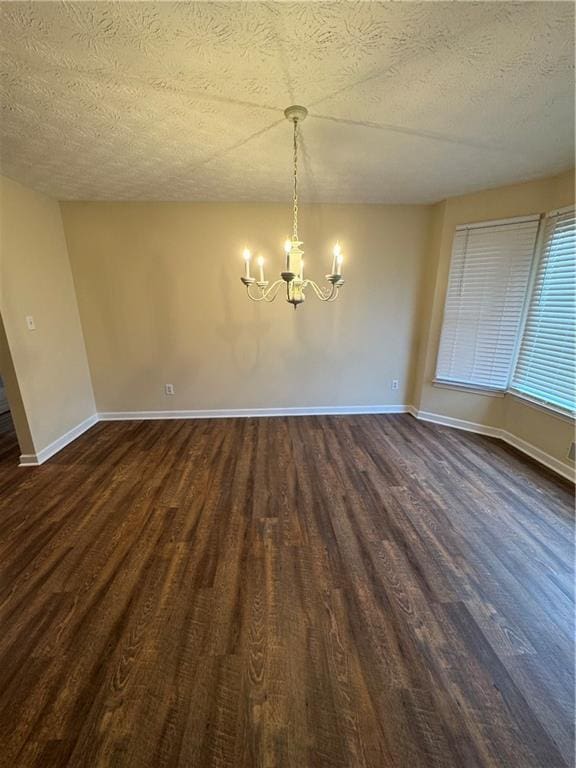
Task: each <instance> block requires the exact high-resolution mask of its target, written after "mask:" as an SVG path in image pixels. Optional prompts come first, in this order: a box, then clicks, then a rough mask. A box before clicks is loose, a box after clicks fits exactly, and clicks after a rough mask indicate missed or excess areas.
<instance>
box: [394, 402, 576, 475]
mask: <svg viewBox="0 0 576 768" xmlns="http://www.w3.org/2000/svg"><path fill="white" fill-rule="evenodd" d="M408 412H409V413H411V414H412V416H414V417H415V418H417V419H419V420H420V421H429V422H432V423H433V424H439V425H441V426H444V427H452V428H453V429H462V430H464V431H466V432H475V433H476V434H478V435H486V436H487V437H495V438H497V439H498V440H502V442H504V443H507V444H508V445H511V446H512V447H513V448H516V449H517V450H519V451H521V452H522V453H525V454H526V455H527V456H530V458H531V459H534V460H535V461H537V462H538V463H539V464H543V465H544V466H545V467H547V468H548V469H551V470H552V471H553V472H556V474H558V475H561V476H562V477H564V478H566V480H570V481H571V482H574V476H575V469H574V467H571V466H570V465H569V464H566V463H564V462H563V461H560V460H559V459H556V458H555V457H554V456H550V454H549V453H545V452H544V451H542V450H540V448H537V447H536V446H535V445H532V443H528V442H527V441H526V440H522V439H521V438H520V437H517V436H516V435H514V434H512V432H508V431H507V430H505V429H500V428H498V427H489V426H486V425H484V424H477V423H476V422H473V421H464V420H463V419H455V418H453V417H451V416H443V415H441V414H438V413H430V412H428V411H419V410H418V409H417V408H414V406H409V408H408Z"/></svg>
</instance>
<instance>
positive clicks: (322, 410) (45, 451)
mask: <svg viewBox="0 0 576 768" xmlns="http://www.w3.org/2000/svg"><path fill="white" fill-rule="evenodd" d="M392 413H410V414H412V416H414V417H415V418H416V419H418V420H420V421H428V422H431V423H433V424H439V425H441V426H444V427H452V428H453V429H462V430H464V431H466V432H474V433H476V434H479V435H486V436H488V437H495V438H497V439H499V440H502V441H503V442H505V443H507V444H508V445H511V446H512V447H513V448H516V449H518V450H519V451H522V453H525V454H526V455H527V456H530V458H532V459H534V460H535V461H537V462H539V463H540V464H543V465H544V466H545V467H547V468H548V469H551V470H552V471H553V472H556V473H557V474H559V475H561V476H562V477H564V478H566V479H567V480H570V481H572V482H574V474H575V470H574V468H573V467H571V466H570V465H568V464H565V463H564V462H562V461H560V460H559V459H556V458H554V456H550V454H548V453H545V452H544V451H542V450H540V448H537V447H536V446H535V445H532V444H531V443H528V442H526V441H525V440H522V439H521V438H519V437H517V436H516V435H513V434H512V433H511V432H507V431H506V430H504V429H499V428H498V427H489V426H486V425H484V424H478V423H476V422H473V421H465V420H464V419H455V418H453V417H451V416H443V415H442V414H438V413H431V412H429V411H420V410H418V409H417V408H415V407H414V406H413V405H349V406H322V407H308V408H238V409H232V410H194V411H105V412H102V413H97V414H93V415H92V416H89V417H88V418H87V419H84V421H82V422H81V423H80V424H77V425H76V426H75V427H73V428H72V429H70V430H69V431H68V432H66V434H64V435H62V436H61V437H59V438H58V439H57V440H54V442H52V443H50V445H47V446H46V447H45V448H42V450H40V451H38V453H23V454H22V455H21V456H20V466H21V467H37V466H39V465H40V464H43V463H44V462H45V461H47V460H48V459H50V458H51V457H52V456H54V455H55V454H56V453H58V451H61V450H62V448H64V447H65V446H67V445H68V444H69V443H71V442H72V441H73V440H75V439H76V438H77V437H80V435H81V434H83V433H84V432H86V431H87V430H88V429H90V427H92V426H94V424H96V423H97V422H98V421H149V420H155V419H236V418H258V417H271V416H353V415H354V414H358V415H361V414H392Z"/></svg>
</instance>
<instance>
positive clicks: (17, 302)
mask: <svg viewBox="0 0 576 768" xmlns="http://www.w3.org/2000/svg"><path fill="white" fill-rule="evenodd" d="M0 312H1V314H2V319H3V323H4V329H5V332H6V339H7V341H8V344H9V348H10V351H11V361H12V363H13V368H14V372H15V376H16V377H17V380H18V389H19V397H20V398H21V404H22V406H23V409H24V411H25V418H26V422H27V427H28V430H29V439H27V437H26V435H25V429H24V427H22V428H21V429H20V430H19V439H20V440H22V444H21V448H22V451H23V453H27V452H30V453H34V452H39V451H40V450H42V449H43V448H45V447H47V446H48V445H49V444H50V443H52V442H53V441H54V440H56V439H58V438H59V437H61V436H62V435H63V434H65V433H66V432H67V431H68V430H70V429H72V428H73V427H75V426H77V425H78V424H79V423H80V422H82V421H83V420H84V419H86V418H87V417H88V416H90V415H92V414H93V413H94V411H95V407H94V398H93V394H92V386H91V383H90V376H89V371H88V365H87V360H86V352H85V348H84V341H83V336H82V330H81V327H80V318H79V315H78V308H77V304H76V296H75V290H74V284H73V281H72V274H71V271H70V264H69V260H68V253H67V249H66V241H65V238H64V231H63V228H62V219H61V215H60V208H59V205H58V203H57V202H56V201H54V200H50V199H49V198H47V197H45V196H43V195H40V194H38V193H36V192H33V191H32V190H30V189H27V188H26V187H23V186H21V185H20V184H17V183H16V182H14V181H11V180H10V179H6V178H1V177H0ZM26 315H32V316H33V317H34V319H35V322H36V330H35V331H29V330H28V329H27V328H26V322H25V317H26ZM13 392H14V390H13ZM8 395H9V398H10V399H11V401H12V400H13V399H14V397H15V395H14V394H12V395H11V392H10V389H8ZM11 406H12V407H14V404H13V402H11ZM32 449H33V450H32Z"/></svg>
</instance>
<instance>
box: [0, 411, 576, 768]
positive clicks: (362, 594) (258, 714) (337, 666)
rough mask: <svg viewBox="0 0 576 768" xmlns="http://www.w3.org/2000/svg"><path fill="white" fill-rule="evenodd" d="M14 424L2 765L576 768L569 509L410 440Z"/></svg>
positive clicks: (552, 490)
mask: <svg viewBox="0 0 576 768" xmlns="http://www.w3.org/2000/svg"><path fill="white" fill-rule="evenodd" d="M17 457H18V449H17V445H16V442H15V437H14V433H13V431H12V430H11V428H10V424H9V422H8V421H7V419H3V421H2V423H1V424H0V493H1V496H0V507H1V515H0V569H1V579H0V626H1V628H2V631H1V633H0V744H1V745H2V746H1V748H0V765H2V766H18V768H28V767H30V768H57V767H59V766H67V767H70V766H73V767H76V766H77V767H78V768H90V767H91V766H125V767H130V768H148V767H149V768H163V767H173V766H182V767H184V766H186V768H196V767H198V768H210V767H212V766H231V767H232V766H233V767H234V768H242V767H250V768H252V767H253V766H254V767H262V768H273V767H274V768H275V767H276V766H282V767H286V768H292V767H294V768H296V767H298V768H301V767H302V766H304V767H305V768H324V767H326V768H328V766H330V768H337V767H338V766H341V767H342V768H356V767H358V768H388V767H390V768H436V767H437V768H448V767H450V768H452V767H455V768H485V767H492V768H502V767H503V766H506V767H507V768H566V766H570V765H572V764H573V758H574V739H573V719H574V639H573V638H574V604H573V598H574V595H573V565H574V562H573V561H574V553H573V517H572V509H573V491H572V488H571V486H570V485H568V484H567V483H566V482H565V481H562V480H561V479H559V478H557V477H555V476H554V475H552V474H551V473H549V472H547V471H545V470H543V469H542V468H540V467H538V466H537V465H536V464H534V463H532V462H530V461H529V460H527V459H526V458H524V457H523V456H521V455H520V454H518V453H516V452H515V451H513V450H512V449H510V448H507V447H505V446H503V445H502V444H501V443H498V442H496V441H493V440H491V439H489V438H485V437H480V436H476V435H471V434H466V433H462V432H457V431H453V430H450V429H447V428H443V427H437V426H434V425H429V424H423V423H420V422H417V421H416V420H415V419H413V418H412V417H411V416H407V415H399V416H356V417H352V416H350V417H348V416H346V417H310V418H305V417H298V418H292V419H289V418H276V419H230V420H212V421H176V420H175V421H164V422H162V421H151V422H118V423H107V424H106V423H100V424H97V425H96V426H95V427H93V428H92V429H91V430H90V431H89V432H88V433H86V434H85V435H83V436H82V437H81V438H79V439H78V440H77V441H76V442H74V444H73V445H71V446H69V447H67V448H66V449H65V450H64V451H62V452H61V453H60V454H58V455H57V456H56V457H54V458H53V459H51V460H50V461H49V462H48V463H47V464H45V465H43V466H42V467H38V468H34V469H22V468H19V467H17V466H16V464H17Z"/></svg>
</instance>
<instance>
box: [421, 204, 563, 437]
mask: <svg viewBox="0 0 576 768" xmlns="http://www.w3.org/2000/svg"><path fill="white" fill-rule="evenodd" d="M574 208H575V206H574V205H567V206H564V207H562V208H555V209H554V210H551V211H547V212H545V213H535V214H530V215H524V216H516V217H512V218H507V219H492V220H490V221H479V222H471V223H467V224H458V225H456V226H455V227H454V232H453V235H452V248H453V247H454V237H455V236H456V233H457V232H458V231H462V230H464V229H472V228H474V229H476V228H479V227H488V226H494V225H497V224H502V225H504V224H511V223H515V222H522V221H527V220H529V219H530V218H534V217H536V216H538V217H539V222H538V231H537V233H536V240H535V243H534V253H533V255H532V261H531V264H530V274H529V277H528V283H527V286H526V295H525V297H524V304H523V307H522V315H521V318H520V324H519V326H518V334H517V337H516V343H515V346H514V353H513V355H512V362H511V365H510V372H509V376H508V382H507V384H506V386H505V387H502V388H500V387H486V386H481V385H480V386H475V385H474V384H472V383H465V382H462V383H460V382H457V381H444V380H443V379H438V378H437V377H436V371H437V370H438V356H439V354H440V341H441V338H442V329H443V327H444V310H445V306H446V299H447V292H448V281H449V279H450V269H451V267H452V250H451V251H450V265H449V268H448V275H447V282H446V293H445V295H444V310H443V314H442V323H441V325H440V333H439V334H438V346H437V350H436V365H435V368H434V376H433V378H432V385H433V386H434V387H439V388H442V389H455V390H457V391H459V392H469V393H470V394H478V395H483V396H485V397H505V396H506V395H511V396H512V397H514V398H517V399H519V400H522V401H524V402H525V403H526V404H527V405H530V406H532V407H534V408H538V409H540V410H543V411H546V412H547V413H550V414H553V415H556V416H558V417H560V418H564V419H567V420H569V421H571V422H574V420H575V419H576V410H570V409H568V408H562V407H561V406H559V405H557V404H556V403H551V402H549V401H547V400H545V399H540V398H538V397H531V396H529V395H527V394H526V393H524V392H520V391H518V390H517V389H514V388H513V387H512V379H513V376H514V372H515V370H516V365H517V363H518V357H519V355H520V348H521V344H522V338H523V336H524V330H525V328H526V323H527V320H528V310H529V308H530V302H531V300H532V293H533V290H534V284H535V282H536V277H537V275H538V269H539V267H540V264H541V261H542V259H543V258H544V255H545V253H544V251H545V248H544V246H545V242H544V238H545V232H546V221H547V219H549V218H551V217H552V216H558V215H559V214H562V213H567V212H568V211H573V210H574Z"/></svg>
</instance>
